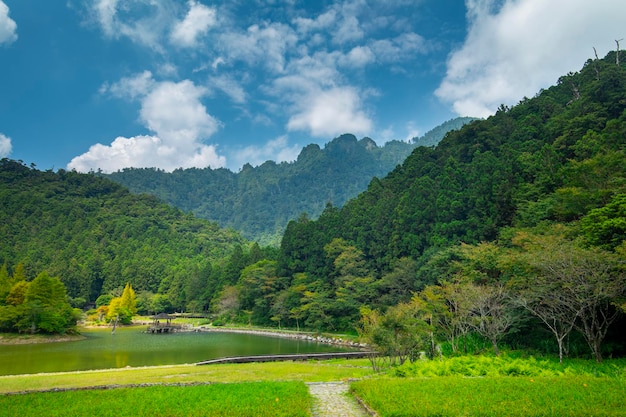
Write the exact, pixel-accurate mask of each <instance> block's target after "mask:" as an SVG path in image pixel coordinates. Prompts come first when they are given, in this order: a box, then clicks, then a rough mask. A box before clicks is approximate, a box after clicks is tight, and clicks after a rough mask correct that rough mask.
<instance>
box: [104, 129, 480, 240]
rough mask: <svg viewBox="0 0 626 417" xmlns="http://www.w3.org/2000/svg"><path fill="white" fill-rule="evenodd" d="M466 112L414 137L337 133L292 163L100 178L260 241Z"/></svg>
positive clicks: (383, 170)
mask: <svg viewBox="0 0 626 417" xmlns="http://www.w3.org/2000/svg"><path fill="white" fill-rule="evenodd" d="M471 120H474V119H470V118H458V119H454V120H451V121H448V122H446V123H445V124H444V125H442V126H439V127H437V128H435V129H433V130H432V131H430V132H428V133H427V134H426V135H424V136H423V137H421V138H415V139H414V143H405V142H400V141H391V142H388V143H386V144H385V145H384V146H382V147H379V146H377V145H376V143H375V142H374V141H373V140H371V139H369V138H363V139H361V140H357V138H356V137H355V136H353V135H349V134H346V135H342V136H340V137H338V138H335V139H333V140H332V141H331V142H329V143H327V144H326V146H325V147H324V148H320V147H319V146H318V145H308V146H306V147H305V148H303V149H302V152H301V153H300V155H299V156H298V159H297V160H296V161H295V162H293V163H280V164H277V163H275V162H273V161H267V162H265V163H263V164H262V165H260V166H258V167H252V166H251V165H249V164H246V165H245V166H244V167H243V168H242V169H241V171H239V172H238V173H233V172H231V171H229V170H227V169H211V168H205V169H185V170H182V169H179V170H176V171H174V172H172V173H166V172H164V171H160V170H156V169H124V170H123V171H120V172H116V173H113V174H110V175H109V176H108V177H109V178H110V179H112V180H113V181H116V182H118V183H120V184H122V185H124V186H126V187H128V188H129V189H130V190H131V191H133V192H135V193H148V194H152V195H155V196H157V197H159V198H160V199H162V200H163V201H166V202H168V203H170V204H172V205H174V206H176V207H178V208H180V209H181V210H184V211H191V212H193V213H194V214H195V215H196V216H198V217H202V218H206V219H210V220H213V221H216V222H218V223H219V224H220V225H221V226H223V227H230V228H233V229H235V230H239V231H241V232H242V234H243V235H244V236H245V237H247V238H249V239H253V240H256V241H258V242H260V243H262V244H277V243H278V242H279V239H280V236H281V235H282V232H283V231H284V228H285V226H286V224H287V222H288V221H289V220H292V219H295V218H297V217H298V216H299V215H300V214H302V213H307V214H308V215H309V217H311V218H317V217H318V216H319V215H320V213H321V212H322V211H323V210H324V207H325V206H326V204H327V203H331V204H333V205H335V206H341V205H343V204H344V203H345V202H346V201H347V200H349V199H350V198H353V197H355V196H357V195H358V194H359V193H360V192H362V191H363V190H365V189H366V187H367V184H368V183H369V181H370V180H371V179H372V178H373V177H381V176H384V175H386V174H387V173H388V172H389V171H391V170H392V169H393V168H395V167H396V166H397V165H398V164H401V163H402V162H403V161H404V159H405V158H406V157H407V156H408V155H409V154H410V153H411V152H412V151H413V149H415V147H416V146H418V145H419V146H433V145H436V143H437V142H438V141H439V140H441V138H443V136H444V135H445V133H447V132H448V131H449V130H452V129H457V128H459V127H460V126H462V125H463V124H464V123H467V122H469V121H471Z"/></svg>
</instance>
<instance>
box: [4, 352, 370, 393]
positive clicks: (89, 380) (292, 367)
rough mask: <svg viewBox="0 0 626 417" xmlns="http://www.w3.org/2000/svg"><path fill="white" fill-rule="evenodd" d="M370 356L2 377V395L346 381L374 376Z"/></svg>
mask: <svg viewBox="0 0 626 417" xmlns="http://www.w3.org/2000/svg"><path fill="white" fill-rule="evenodd" d="M372 374H373V372H372V369H371V367H370V366H369V362H368V360H367V359H351V360H345V359H337V360H328V361H308V362H263V363H248V364H221V365H202V366H196V365H172V366H154V367H145V368H121V369H108V370H96V371H81V372H58V373H50V374H33V375H6V376H0V394H1V393H9V392H23V391H37V390H50V389H66V388H82V387H93V386H102V385H113V384H114V385H127V384H159V383H161V384H169V383H190V382H203V383H206V382H209V383H227V382H228V383H237V382H256V381H304V382H324V381H345V380H349V379H358V378H363V377H366V376H369V375H372Z"/></svg>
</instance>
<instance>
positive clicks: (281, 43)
mask: <svg viewBox="0 0 626 417" xmlns="http://www.w3.org/2000/svg"><path fill="white" fill-rule="evenodd" d="M297 41H298V37H297V36H296V33H295V32H294V30H293V29H292V28H291V27H289V26H287V25H285V24H282V23H265V24H263V25H252V26H250V27H248V29H247V30H246V31H245V32H235V31H233V32H225V33H223V34H222V35H221V36H220V41H219V47H220V48H221V49H222V52H223V53H224V54H225V55H226V56H228V57H230V58H231V59H232V60H236V61H243V62H245V63H247V64H248V65H251V66H254V65H258V64H260V65H261V66H263V67H265V68H266V69H268V70H270V71H272V72H276V73H282V72H283V70H284V68H285V62H286V56H285V54H286V53H287V51H288V50H290V49H291V48H292V47H293V46H295V45H296V43H297Z"/></svg>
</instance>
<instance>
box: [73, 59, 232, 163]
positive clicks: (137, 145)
mask: <svg viewBox="0 0 626 417" xmlns="http://www.w3.org/2000/svg"><path fill="white" fill-rule="evenodd" d="M101 91H103V92H110V93H111V94H112V95H114V96H116V97H123V98H128V99H139V100H140V102H141V110H140V120H141V121H142V122H143V124H144V125H145V126H146V127H147V128H148V129H149V130H151V131H152V132H154V133H155V135H153V136H135V137H131V138H125V137H118V138H116V139H115V140H114V141H113V142H112V143H111V144H110V145H108V146H107V145H102V144H96V145H93V146H91V147H90V148H89V151H88V152H86V153H85V154H82V155H80V156H77V157H75V158H74V159H72V161H71V162H70V163H69V164H68V169H76V170H77V171H82V172H84V171H89V170H97V169H102V170H103V171H105V172H110V171H116V170H118V169H122V168H125V167H157V168H161V169H164V170H167V171H171V170H173V169H176V168H189V167H201V168H203V167H207V166H211V167H214V168H217V167H222V166H224V165H225V163H226V160H225V158H224V157H223V156H219V155H218V154H217V151H216V148H215V147H214V146H209V145H205V144H204V143H203V142H202V140H204V139H206V138H208V137H210V136H211V135H213V134H214V133H215V132H216V131H217V129H218V128H219V122H218V121H217V120H216V119H215V118H214V117H213V116H211V115H210V114H208V112H207V109H206V107H205V106H204V105H203V104H202V102H201V98H202V97H203V96H204V95H206V94H207V90H206V89H204V88H202V87H198V86H196V85H195V84H194V83H192V82H191V81H189V80H183V81H180V82H177V83H174V82H171V81H161V82H157V81H155V80H154V79H153V78H152V75H151V74H150V73H149V72H147V71H146V72H143V73H141V74H138V75H136V76H134V77H128V78H123V79H121V80H120V81H119V82H117V83H115V84H113V85H111V86H106V87H105V88H103V89H101Z"/></svg>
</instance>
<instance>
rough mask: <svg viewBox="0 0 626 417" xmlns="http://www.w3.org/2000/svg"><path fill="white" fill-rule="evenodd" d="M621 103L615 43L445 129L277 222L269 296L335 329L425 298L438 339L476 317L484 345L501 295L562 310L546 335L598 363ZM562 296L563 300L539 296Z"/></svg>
mask: <svg viewBox="0 0 626 417" xmlns="http://www.w3.org/2000/svg"><path fill="white" fill-rule="evenodd" d="M622 61H623V60H622ZM625 109H626V68H625V67H624V65H623V64H622V65H621V66H619V65H618V64H616V56H615V53H614V52H613V53H610V54H609V55H607V57H606V58H604V59H602V60H589V61H588V62H587V63H586V64H585V66H584V67H583V68H582V70H581V71H580V72H578V73H570V74H568V75H566V76H563V77H561V78H560V79H559V80H558V83H557V84H556V85H555V86H553V87H550V88H548V89H546V90H543V91H540V92H539V93H538V94H537V95H536V96H535V97H534V98H524V99H523V100H522V101H521V102H520V103H519V104H518V105H516V106H514V107H512V108H506V107H501V108H500V109H499V111H498V112H497V113H496V114H495V115H494V116H492V117H490V118H488V119H487V120H484V121H477V122H474V123H471V124H469V125H467V126H465V127H463V128H462V129H460V130H458V131H455V132H452V133H450V134H448V135H447V136H446V137H445V138H444V139H443V140H442V141H441V142H440V143H439V145H438V146H437V147H435V148H426V147H421V148H418V149H416V150H415V151H414V152H413V153H412V154H411V156H409V157H408V158H407V159H406V161H405V162H404V163H403V164H402V165H401V166H399V167H397V168H396V169H395V170H394V171H392V172H391V173H390V174H389V175H388V176H386V177H384V178H382V179H378V178H374V179H373V180H372V181H371V183H370V184H369V187H368V189H367V191H366V192H364V193H362V194H361V195H359V196H358V197H357V198H356V199H353V200H351V201H349V202H348V203H346V204H345V205H344V206H343V207H342V208H341V209H338V208H335V207H328V208H327V209H326V210H325V211H324V212H323V213H322V215H321V216H320V218H319V220H317V221H311V220H309V219H307V218H305V217H302V218H300V219H298V220H297V221H292V222H290V223H289V225H288V226H287V229H286V232H285V234H284V237H283V240H282V245H281V259H280V262H279V264H278V266H277V271H278V272H277V275H278V276H287V277H289V279H288V280H286V281H285V284H284V285H285V287H284V288H283V290H282V291H283V293H282V294H284V299H283V298H280V297H281V296H280V295H279V303H278V304H279V305H280V306H281V308H283V309H286V311H291V312H292V315H291V316H290V317H291V318H290V322H292V323H293V322H294V321H295V320H298V321H300V322H302V321H303V322H305V323H306V324H307V325H308V326H312V327H317V328H346V327H350V325H355V323H357V322H358V320H359V316H360V313H359V309H360V308H362V307H364V306H365V307H368V308H372V309H379V310H380V311H385V310H386V309H388V308H390V307H392V306H395V305H397V304H398V303H408V302H411V306H413V307H415V306H420V305H421V306H424V305H426V306H428V308H430V310H428V309H427V310H422V312H421V313H420V314H421V315H422V316H423V317H427V316H428V317H431V320H434V318H433V317H435V316H433V314H434V312H435V311H439V316H438V317H439V319H437V320H441V323H440V324H441V325H442V326H443V327H444V330H449V331H450V332H452V333H448V334H447V335H448V336H445V335H444V333H445V332H444V331H443V330H441V332H442V333H440V334H441V335H442V336H441V337H444V336H445V337H452V343H454V340H455V337H457V336H458V333H455V332H459V331H464V332H467V331H469V330H468V329H472V328H474V327H472V326H475V325H476V323H482V324H483V325H484V326H483V325H481V326H482V327H480V328H479V327H475V330H476V331H485V329H487V330H490V329H491V330H493V331H494V333H492V334H489V335H487V334H483V336H485V337H486V338H489V339H490V340H491V337H493V338H494V339H493V340H492V343H494V346H495V345H496V341H497V338H498V337H501V336H502V334H504V333H505V331H506V330H507V329H510V328H511V326H512V323H513V322H512V321H506V320H504V319H505V318H506V319H507V320H508V319H511V317H513V315H512V313H511V314H510V313H509V310H508V309H506V308H505V307H503V306H504V305H505V304H506V303H509V304H510V303H512V301H511V300H517V301H518V302H519V306H526V307H527V308H528V309H529V311H531V310H530V308H531V307H532V306H535V307H536V308H535V311H540V312H542V311H544V310H542V309H545V308H546V306H548V305H550V306H551V307H553V310H551V312H552V313H555V312H556V311H561V312H564V311H567V313H566V314H565V313H563V314H564V315H565V316H566V317H562V318H563V319H566V318H569V319H571V320H573V321H572V322H571V323H568V325H567V326H566V325H565V324H564V323H561V322H558V321H555V322H556V323H558V325H559V326H561V325H562V326H563V327H558V326H557V331H558V330H559V329H562V328H567V329H570V330H571V329H577V330H579V332H580V334H583V335H584V337H585V338H586V339H587V338H589V339H588V340H587V341H588V343H589V345H590V346H591V348H592V350H593V351H594V354H595V355H596V358H598V359H599V358H600V350H599V346H600V342H601V339H602V337H604V336H605V335H606V334H607V333H606V332H607V328H608V326H609V325H610V324H611V323H613V322H614V320H615V319H616V318H617V317H618V312H619V310H618V309H616V307H615V306H616V305H619V304H622V305H623V306H624V305H625V304H623V303H624V296H625V295H626V293H625V292H626V288H625V284H624V283H625V282H626V274H625V270H624V258H625V257H626V244H625V243H624V240H625V239H626V111H625ZM575 280H577V281H575ZM540 282H542V284H541V285H538V283H540ZM433 286H434V287H433ZM475 288H477V289H476V290H474V289H475ZM514 289H515V291H514ZM533 290H536V291H535V292H534V293H533V292H532V291H533ZM539 290H541V291H543V292H541V293H540V292H539ZM422 291H426V293H422ZM584 291H587V293H586V295H584V294H583V295H581V294H580V292H584ZM507 292H508V293H507ZM569 292H572V293H573V295H572V297H571V298H569V301H568V302H566V303H564V304H562V305H558V306H552V305H551V304H550V303H549V301H556V300H563V299H564V294H568V293H569ZM294 294H298V295H294ZM413 294H416V295H413ZM455 294H456V295H455ZM463 294H465V295H469V294H475V295H476V298H474V301H472V302H471V303H470V302H469V301H468V303H469V305H470V306H471V308H470V307H466V308H467V315H468V316H467V317H470V315H471V317H470V319H467V317H465V319H466V321H462V320H460V319H459V318H458V315H459V314H461V313H462V311H463V309H462V305H463V304H462V303H461V304H459V298H456V299H454V297H457V296H459V297H460V295H463ZM507 294H508V295H507ZM524 294H526V295H528V294H530V295H528V298H523V297H522V295H524ZM513 295H515V297H514V296H513ZM412 297H413V299H412ZM585 297H588V298H585ZM582 299H584V300H585V304H577V303H580V302H581V301H580V300H582ZM285 300H289V302H285ZM411 300H413V301H411ZM424 300H426V301H424ZM433 300H435V301H433ZM436 300H440V301H439V302H436ZM478 300H482V301H483V302H487V301H489V302H492V303H495V304H494V305H495V307H494V305H488V306H485V305H483V306H482V307H481V306H480V305H478V304H475V303H477V302H478ZM507 300H508V301H507ZM520 300H521V301H520ZM528 300H531V301H528ZM591 300H593V302H592V301H591ZM424 303H426V304H424ZM442 303H443V304H442ZM472 303H474V304H472ZM533 303H535V304H533ZM285 304H287V306H286V307H285V306H284V305H285ZM454 306H456V307H454ZM572 306H577V308H578V309H577V310H572V309H571V308H572ZM453 307H454V308H456V310H453ZM420 308H426V307H420ZM520 308H521V307H520ZM567 308H570V309H569V310H568V309H567ZM294 309H295V310H294ZM459 309H460V310H459ZM559 309H560V310H559ZM293 311H296V312H297V313H298V314H299V316H298V317H294V315H293ZM406 311H409V309H406V308H405V309H400V310H399V309H395V310H393V314H396V315H402V314H405V312H406ZM412 311H413V310H412ZM486 311H487V312H489V311H490V312H491V313H485V312H486ZM504 312H506V314H507V315H506V317H504V316H503V317H495V316H494V315H495V314H502V315H504ZM412 314H413V313H412ZM479 314H486V315H485V316H478V315H479ZM258 316H259V318H261V317H262V316H263V315H262V313H261V311H259V312H258ZM422 316H418V317H422ZM518 316H519V313H518ZM372 317H373V318H372V319H371V320H372V322H376V323H382V321H381V320H382V319H380V318H379V317H378V316H376V315H374V316H372ZM394 317H395V318H394ZM398 317H399V316H392V317H390V318H389V319H388V320H390V321H389V323H393V322H395V321H394V320H399V318H398ZM587 319H589V320H591V322H592V323H591V324H590V322H589V321H587ZM413 320H415V316H413ZM450 320H452V322H451V321H450ZM455 320H458V321H455ZM467 320H469V321H467ZM546 320H548V319H546ZM593 320H596V321H595V322H594V321H593ZM446 323H447V324H446ZM450 323H453V324H450ZM454 323H456V324H454ZM459 323H461V324H462V323H465V327H455V326H460V325H461V324H459ZM485 323H486V324H485ZM490 323H491V324H490ZM526 323H528V322H526ZM622 323H623V322H622ZM492 324H493V325H495V324H501V325H502V328H500V329H495V330H494V329H493V328H490V327H489V326H490V325H492ZM446 325H448V327H447V328H446V327H445V326H446ZM596 325H597V326H598V327H594V326H596ZM450 326H452V327H450ZM519 326H521V324H518V325H517V326H514V327H513V328H514V329H517V330H518V331H519V330H520V328H519ZM450 329H452V330H450ZM496 330H497V331H499V333H498V332H496ZM390 331H391V330H390ZM433 331H434V330H431V333H430V334H431V335H434V334H435V333H432V332H433ZM437 331H439V330H437ZM392 333H393V332H392ZM481 334H482V333H481ZM450 335H452V336H450ZM455 335H456V336H455ZM594 335H596V336H594ZM599 336H601V337H599ZM524 337H525V338H526V339H525V341H528V340H531V339H530V338H529V337H528V334H526V335H524ZM545 337H546V336H544V338H545ZM559 337H564V336H563V335H562V334H560V333H559ZM594 337H596V339H594ZM598 337H599V339H600V341H598ZM563 340H564V339H562V338H561V339H560V341H561V342H562V341H563ZM524 343H525V342H524ZM622 343H623V340H622ZM624 348H625V346H624V345H621V349H622V351H623V349H624Z"/></svg>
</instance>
